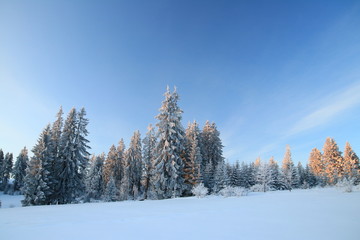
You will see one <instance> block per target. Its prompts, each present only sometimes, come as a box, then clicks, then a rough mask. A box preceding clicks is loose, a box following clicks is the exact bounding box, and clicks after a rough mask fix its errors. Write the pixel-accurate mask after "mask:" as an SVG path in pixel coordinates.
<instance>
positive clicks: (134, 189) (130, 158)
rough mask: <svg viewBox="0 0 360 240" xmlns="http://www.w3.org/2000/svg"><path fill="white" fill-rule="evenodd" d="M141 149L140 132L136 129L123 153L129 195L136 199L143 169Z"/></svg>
mask: <svg viewBox="0 0 360 240" xmlns="http://www.w3.org/2000/svg"><path fill="white" fill-rule="evenodd" d="M141 151H142V149H141V137H140V132H139V131H136V132H134V135H133V136H132V138H131V142H130V146H129V148H128V150H127V151H126V155H125V157H126V158H127V162H128V163H129V168H128V173H129V175H128V178H129V195H130V196H131V198H134V199H137V198H138V197H139V196H140V186H141V183H140V181H141V176H142V169H143V166H142V154H141Z"/></svg>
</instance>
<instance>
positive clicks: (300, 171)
mask: <svg viewBox="0 0 360 240" xmlns="http://www.w3.org/2000/svg"><path fill="white" fill-rule="evenodd" d="M297 172H298V174H299V187H300V188H305V189H306V188H308V185H307V181H306V174H305V169H304V167H303V166H302V164H301V162H298V165H297Z"/></svg>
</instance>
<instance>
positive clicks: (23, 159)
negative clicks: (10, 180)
mask: <svg viewBox="0 0 360 240" xmlns="http://www.w3.org/2000/svg"><path fill="white" fill-rule="evenodd" d="M28 162H29V157H28V150H27V149H26V147H24V148H23V149H22V150H21V152H20V154H19V156H18V157H17V159H16V162H15V166H14V169H13V175H14V190H15V191H21V189H22V187H23V186H24V180H25V176H26V167H27V165H28Z"/></svg>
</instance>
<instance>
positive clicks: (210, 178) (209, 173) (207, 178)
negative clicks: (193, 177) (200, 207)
mask: <svg viewBox="0 0 360 240" xmlns="http://www.w3.org/2000/svg"><path fill="white" fill-rule="evenodd" d="M214 175H215V170H214V167H213V164H212V162H208V163H207V164H206V167H205V169H204V171H203V181H204V186H205V187H206V188H207V189H208V190H209V193H212V192H213V189H214V184H215V179H214Z"/></svg>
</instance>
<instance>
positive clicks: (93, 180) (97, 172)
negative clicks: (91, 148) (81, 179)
mask: <svg viewBox="0 0 360 240" xmlns="http://www.w3.org/2000/svg"><path fill="white" fill-rule="evenodd" d="M104 160H105V154H104V153H103V154H101V155H99V156H93V157H92V158H91V161H90V169H89V171H88V174H87V177H86V191H87V198H88V199H91V198H93V199H97V200H99V199H100V198H101V196H102V195H103V193H104V188H105V186H104V180H103V175H102V172H103V166H104Z"/></svg>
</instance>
